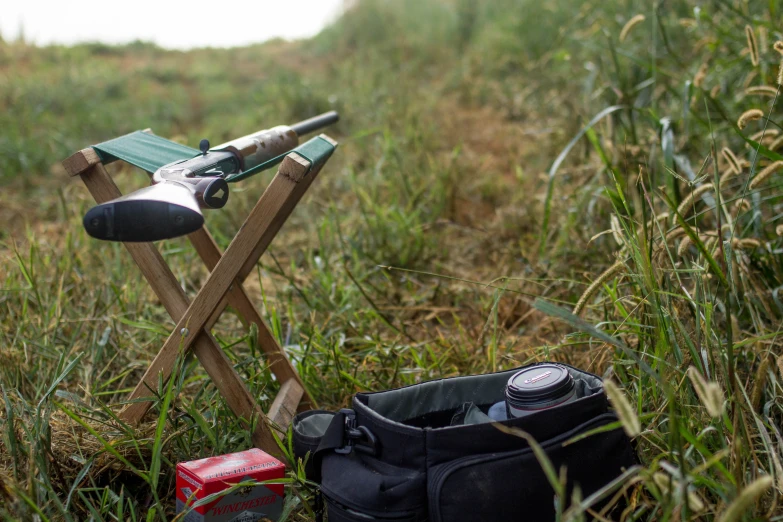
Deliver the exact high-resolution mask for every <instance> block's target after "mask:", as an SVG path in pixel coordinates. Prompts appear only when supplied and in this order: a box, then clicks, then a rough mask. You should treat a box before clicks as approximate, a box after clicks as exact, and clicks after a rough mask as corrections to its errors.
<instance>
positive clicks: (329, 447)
mask: <svg viewBox="0 0 783 522" xmlns="http://www.w3.org/2000/svg"><path fill="white" fill-rule="evenodd" d="M330 413H331V414H332V420H331V422H330V423H329V426H327V428H326V430H325V431H323V433H321V434H317V433H305V432H304V431H305V430H303V429H300V428H301V426H302V421H303V420H304V419H306V418H307V417H309V416H311V415H315V414H330ZM293 426H294V429H293V439H294V440H293V442H294V456H295V457H296V458H301V459H302V460H303V461H304V460H305V459H307V461H306V465H305V473H306V475H307V478H309V479H310V480H312V481H314V482H319V483H320V482H321V458H323V455H324V454H325V453H327V452H328V451H334V452H335V453H340V454H343V455H348V454H350V453H351V452H352V451H353V450H354V449H356V450H357V451H361V452H362V453H366V454H369V455H377V453H378V451H379V449H380V448H379V445H378V440H377V438H376V437H375V435H374V434H373V433H372V432H371V431H370V430H369V429H368V428H367V427H366V426H359V425H358V424H357V422H356V412H354V411H353V410H350V409H347V408H346V409H342V410H340V411H338V412H337V413H332V412H325V411H322V410H321V411H308V412H304V413H301V414H299V415H297V416H296V417H294V422H293ZM308 453H309V454H310V455H309V457H308V456H307V454H308Z"/></svg>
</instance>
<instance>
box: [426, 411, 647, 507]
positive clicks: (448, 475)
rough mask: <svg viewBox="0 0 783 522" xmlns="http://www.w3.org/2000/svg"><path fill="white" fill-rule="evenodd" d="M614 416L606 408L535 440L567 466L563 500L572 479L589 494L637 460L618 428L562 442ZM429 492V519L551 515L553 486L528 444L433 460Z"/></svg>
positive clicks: (556, 464) (555, 460)
mask: <svg viewBox="0 0 783 522" xmlns="http://www.w3.org/2000/svg"><path fill="white" fill-rule="evenodd" d="M616 420H617V418H616V416H615V415H614V414H613V413H607V414H604V415H600V416H598V417H595V418H593V419H591V420H590V421H588V422H585V423H583V424H582V425H580V426H578V427H576V428H574V429H573V430H571V431H569V432H566V433H563V434H560V435H558V436H557V437H554V438H552V439H550V440H547V441H540V442H539V443H540V444H541V446H542V447H543V448H544V450H545V451H546V453H547V456H548V457H549V459H550V460H551V461H552V464H553V465H554V467H555V469H559V468H560V467H561V466H566V467H567V478H568V496H567V498H566V499H563V501H565V502H568V499H569V498H570V493H571V491H572V490H573V488H574V486H575V485H579V487H580V488H581V491H582V494H583V496H587V495H590V494H591V493H593V492H595V491H596V490H598V489H600V488H601V487H603V486H604V485H605V484H607V483H608V482H611V480H613V479H614V478H616V477H617V476H618V475H620V474H621V473H622V471H623V469H624V468H627V467H630V466H632V465H634V464H635V463H636V460H635V456H634V453H633V450H632V448H631V446H630V441H629V440H628V438H627V437H626V435H625V433H624V432H623V431H622V430H621V429H615V430H612V431H607V432H603V433H598V434H594V435H591V436H590V437H587V438H584V439H581V440H579V441H576V442H574V443H572V444H569V445H567V446H563V443H564V442H566V441H567V440H569V439H571V438H573V437H575V436H576V435H579V434H580V433H585V432H587V431H590V430H592V429H595V428H597V427H599V426H602V425H605V424H609V423H612V422H615V421H616ZM523 444H526V443H524V442H520V445H523ZM428 492H429V508H430V509H429V513H430V517H431V520H432V521H433V522H454V521H460V520H482V521H486V522H492V521H499V522H500V521H502V522H507V521H509V520H535V521H536V522H544V521H548V520H554V519H555V504H554V501H555V499H554V490H553V489H552V487H551V486H550V485H549V482H548V481H547V478H546V476H545V475H544V472H543V470H542V469H541V466H540V464H539V463H538V460H537V459H536V457H535V455H534V454H533V452H532V450H531V449H530V448H529V447H524V448H522V449H519V450H515V451H507V452H502V453H490V454H484V455H474V456H470V457H464V458H460V459H456V460H453V461H451V462H448V463H444V464H440V465H437V466H433V467H432V468H431V470H430V479H429V484H428Z"/></svg>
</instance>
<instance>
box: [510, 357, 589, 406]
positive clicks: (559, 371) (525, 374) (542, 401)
mask: <svg viewBox="0 0 783 522" xmlns="http://www.w3.org/2000/svg"><path fill="white" fill-rule="evenodd" d="M574 399H576V388H575V385H574V378H573V377H572V376H571V374H570V373H569V372H568V368H566V367H565V366H561V365H559V364H539V365H537V366H533V367H531V368H526V369H524V370H521V371H519V372H517V373H515V374H514V375H513V376H512V377H511V378H510V379H509V380H508V385H507V386H506V409H507V412H508V417H509V418H515V417H516V418H519V417H524V416H526V415H530V414H531V413H535V412H537V411H540V410H546V409H549V408H553V407H554V406H559V405H560V404H565V403H567V402H570V401H572V400H574Z"/></svg>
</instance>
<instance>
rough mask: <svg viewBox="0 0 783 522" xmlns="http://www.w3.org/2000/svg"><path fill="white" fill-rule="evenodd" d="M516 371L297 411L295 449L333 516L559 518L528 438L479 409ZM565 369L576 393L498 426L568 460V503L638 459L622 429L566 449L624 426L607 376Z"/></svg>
mask: <svg viewBox="0 0 783 522" xmlns="http://www.w3.org/2000/svg"><path fill="white" fill-rule="evenodd" d="M564 366H565V365H564ZM520 369H521V368H518V369H516V370H509V371H504V372H498V373H493V374H489V375H476V376H467V377H455V378H450V379H440V380H435V381H429V382H425V383H421V384H416V385H412V386H407V387H404V388H399V389H395V390H389V391H382V392H376V393H359V394H357V395H356V396H355V397H354V399H353V408H352V409H343V410H340V411H339V412H337V413H334V412H327V411H323V410H315V411H309V412H305V413H302V414H299V415H297V417H296V418H295V419H294V422H293V442H294V452H295V454H296V456H297V457H298V458H302V459H306V462H307V465H306V471H307V474H308V477H309V478H311V479H312V480H314V481H316V482H318V483H320V485H321V494H322V495H323V499H324V501H325V503H326V512H327V515H328V520H329V522H356V521H364V522H367V521H371V520H378V521H397V522H414V521H416V522H418V521H424V520H429V521H432V522H451V521H459V520H482V521H503V522H507V521H512V520H525V521H535V522H542V521H548V520H554V518H555V503H554V501H555V499H554V490H553V489H552V487H551V486H550V484H549V482H548V481H547V478H546V476H545V474H544V472H543V470H542V468H541V466H540V465H539V463H538V460H537V459H536V457H535V456H534V454H533V452H532V450H531V448H530V446H529V444H528V442H527V441H526V440H525V439H524V438H522V437H520V436H519V435H515V434H510V433H506V432H503V431H501V430H500V429H498V428H497V427H496V424H495V423H492V422H488V418H487V417H486V416H485V415H484V413H486V412H487V410H488V408H489V407H490V406H491V405H492V404H494V403H496V402H499V401H501V400H503V398H504V390H505V386H506V383H507V381H508V379H509V378H510V377H511V376H512V375H513V374H514V373H516V372H517V371H519V370H520ZM568 369H569V372H570V373H571V375H572V377H573V378H574V380H575V385H576V390H577V397H579V398H578V399H576V400H575V401H573V402H569V403H566V404H562V405H559V406H556V407H554V408H550V409H546V410H542V411H539V412H536V413H534V414H532V415H528V416H526V417H522V418H516V419H509V420H506V421H502V422H501V424H503V425H505V426H508V427H512V428H517V429H520V430H522V431H524V432H527V433H528V434H530V435H531V436H532V437H533V438H534V439H535V440H536V441H537V442H538V443H539V444H540V445H541V446H542V447H543V449H544V450H545V451H546V453H547V455H548V457H549V459H550V460H551V461H552V464H553V465H554V467H555V469H556V470H559V469H560V467H561V466H566V467H567V486H568V495H569V498H567V499H562V500H561V501H562V502H566V503H568V502H569V499H570V495H571V491H573V488H574V486H577V485H578V487H579V488H580V489H581V493H582V497H583V498H585V497H587V496H588V495H590V494H592V493H594V492H595V491H597V490H599V489H601V488H602V487H604V486H605V485H606V484H608V483H610V482H611V481H612V480H614V479H615V478H617V477H618V476H619V475H621V474H622V473H623V471H625V470H626V469H628V468H630V467H631V466H633V465H635V464H636V463H637V459H636V455H635V452H634V450H633V448H632V446H631V441H630V440H629V439H628V437H627V436H626V435H625V433H624V432H623V430H622V429H621V428H619V427H615V428H614V429H611V430H603V431H601V430H598V431H597V432H596V433H593V434H591V435H589V436H587V437H585V438H581V439H579V440H576V441H573V442H571V443H569V444H567V445H563V443H564V442H566V441H570V440H571V439H573V438H574V437H576V436H577V435H580V434H583V433H587V432H591V431H595V430H597V429H598V428H600V427H602V426H605V425H607V424H610V423H617V417H616V416H615V414H614V413H613V412H612V411H611V410H610V409H609V405H608V402H607V399H606V395H605V394H604V389H603V383H602V381H601V379H600V378H599V377H597V376H595V375H593V374H590V373H587V372H584V371H581V370H578V369H576V368H573V367H570V366H568ZM471 403H472V405H473V406H475V407H477V409H476V408H474V407H472V406H471ZM466 405H467V406H468V407H466ZM479 410H480V411H481V412H483V413H476V412H478V411H479ZM471 412H472V413H471ZM471 417H472V418H471ZM455 422H456V423H457V424H458V425H454V424H455Z"/></svg>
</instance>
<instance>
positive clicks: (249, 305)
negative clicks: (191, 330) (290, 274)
mask: <svg viewBox="0 0 783 522" xmlns="http://www.w3.org/2000/svg"><path fill="white" fill-rule="evenodd" d="M188 239H190V242H191V244H192V245H193V246H194V247H195V249H196V252H198V255H199V256H200V257H201V260H202V261H204V264H205V265H206V266H207V268H208V269H209V271H210V272H211V271H212V270H213V269H214V268H215V265H217V263H218V261H220V256H221V254H220V249H219V248H218V246H217V244H216V243H215V240H214V239H213V238H212V235H211V234H210V233H209V231H208V230H207V229H206V227H202V228H200V229H198V230H197V231H196V232H193V233H192V234H190V235H189V236H188ZM228 304H229V305H231V306H233V307H234V308H235V309H236V310H237V312H238V313H239V315H240V316H241V317H242V318H243V319H244V320H245V322H247V323H254V324H255V325H256V326H257V327H258V344H259V346H260V347H261V349H262V350H263V351H264V353H265V354H266V356H267V361H268V362H269V369H270V370H272V373H273V374H275V376H276V377H277V379H278V380H279V381H280V382H281V383H286V382H288V381H289V380H291V379H293V380H294V381H296V382H297V383H298V384H299V386H300V387H301V389H302V397H301V402H304V403H306V405H308V406H311V407H315V403H314V402H313V400H312V399H311V398H310V395H309V394H308V393H307V390H305V388H304V383H303V382H302V379H301V377H299V374H298V373H297V372H296V369H295V368H294V366H293V365H292V364H291V361H290V360H289V359H288V357H287V356H286V354H285V352H284V351H283V348H282V347H281V346H280V345H279V344H278V342H277V340H276V339H275V337H274V335H272V332H270V331H269V328H268V327H267V326H266V323H265V322H264V320H263V319H262V318H261V314H260V313H259V312H258V310H257V309H256V307H255V306H254V305H253V302H252V301H251V300H250V298H249V297H248V295H247V293H246V292H245V289H244V287H243V286H242V282H241V281H240V280H239V279H236V280H234V284H232V285H231V287H230V289H229V291H228ZM281 392H282V391H281ZM296 406H297V407H298V406H299V403H297V404H296ZM269 417H270V418H273V416H272V415H271V413H270V415H269ZM277 424H278V426H280V427H281V428H283V429H287V428H288V425H287V424H286V425H281V424H280V423H277Z"/></svg>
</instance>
